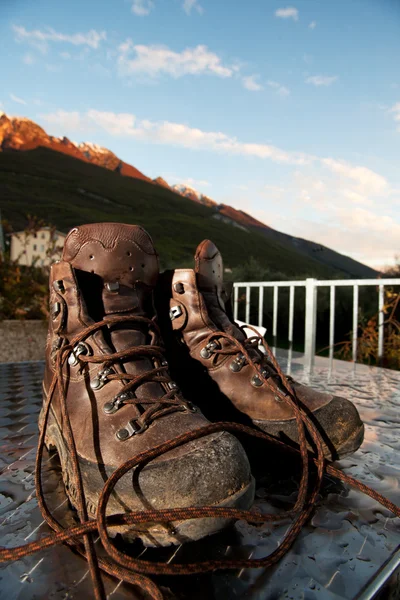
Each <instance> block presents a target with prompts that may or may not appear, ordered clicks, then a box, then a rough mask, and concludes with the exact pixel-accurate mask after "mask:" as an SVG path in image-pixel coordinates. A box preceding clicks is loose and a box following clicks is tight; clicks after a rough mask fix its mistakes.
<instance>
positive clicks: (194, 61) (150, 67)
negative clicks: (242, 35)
mask: <svg viewBox="0 0 400 600" xmlns="http://www.w3.org/2000/svg"><path fill="white" fill-rule="evenodd" d="M119 53H120V54H119V57H118V69H119V73H120V74H121V75H129V74H132V73H142V74H146V75H149V76H151V77H156V76H157V75H160V74H163V73H165V74H167V75H171V76H172V77H174V78H176V79H177V78H179V77H183V76H184V75H200V74H207V75H217V76H218V77H231V76H232V74H233V73H234V71H235V70H236V69H235V67H231V66H226V65H224V64H223V63H222V60H221V58H220V57H219V56H218V55H217V54H215V53H214V52H211V51H210V50H209V49H208V48H207V46H201V45H199V46H196V47H195V48H186V49H185V50H182V52H175V51H174V50H171V49H170V48H168V47H167V46H145V45H142V44H140V45H135V44H134V43H133V42H132V40H131V39H130V38H128V39H127V40H126V41H125V42H124V43H123V44H121V45H120V46H119ZM131 55H133V57H132V58H131Z"/></svg>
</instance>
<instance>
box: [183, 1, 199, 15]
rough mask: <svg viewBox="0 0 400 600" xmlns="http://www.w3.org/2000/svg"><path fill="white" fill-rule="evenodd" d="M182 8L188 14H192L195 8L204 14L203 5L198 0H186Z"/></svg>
mask: <svg viewBox="0 0 400 600" xmlns="http://www.w3.org/2000/svg"><path fill="white" fill-rule="evenodd" d="M182 8H183V10H184V11H185V13H186V14H187V15H190V13H191V12H192V10H193V9H194V10H195V11H197V12H198V13H199V15H202V14H203V12H204V9H203V7H202V6H201V5H200V4H199V3H198V0H184V2H183V4H182Z"/></svg>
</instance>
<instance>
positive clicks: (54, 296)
mask: <svg viewBox="0 0 400 600" xmlns="http://www.w3.org/2000/svg"><path fill="white" fill-rule="evenodd" d="M157 278H158V257H157V254H156V252H155V250H154V248H153V244H152V241H151V239H150V237H149V235H148V234H147V233H146V232H145V231H144V230H143V229H142V228H141V227H138V226H136V225H121V224H116V223H103V224H94V225H84V226H82V227H78V228H75V229H73V230H72V231H71V232H70V233H69V235H68V236H67V238H66V241H65V246H64V251H63V257H62V260H61V261H59V262H56V263H55V264H53V265H52V268H51V275H50V307H51V318H50V322H49V333H48V340H47V348H46V368H45V377H44V400H45V403H46V401H47V400H48V395H49V394H50V395H51V400H50V405H49V406H50V408H49V416H48V422H47V424H45V423H44V414H45V410H42V413H41V417H40V428H42V427H44V426H45V427H46V432H45V443H46V446H47V447H48V448H56V449H57V452H58V454H59V457H60V461H61V466H62V474H63V479H64V483H65V487H66V491H67V494H68V497H69V499H70V501H71V503H72V504H73V505H74V506H75V507H77V505H79V503H78V501H77V495H78V492H77V478H76V474H75V472H74V467H73V460H72V459H73V457H72V455H71V447H70V445H69V444H68V443H67V433H66V432H67V425H68V422H67V418H66V412H67V414H68V417H69V421H70V424H71V429H72V434H73V438H74V443H75V448H76V455H77V460H78V464H79V468H80V472H81V475H82V480H83V489H84V495H85V501H86V506H87V511H88V514H89V516H90V517H92V518H94V517H95V515H96V509H97V505H98V500H99V496H100V493H101V491H102V489H103V486H104V483H105V482H106V480H107V479H108V478H109V477H110V475H111V474H112V473H113V472H114V471H115V470H116V469H117V467H119V466H121V465H122V464H123V463H125V462H126V461H127V460H128V459H131V458H132V457H134V456H136V455H137V454H139V453H141V452H144V451H146V450H149V449H152V448H154V447H156V446H158V445H160V444H162V443H164V442H167V441H169V440H172V439H174V438H175V437H177V436H179V435H181V434H184V433H190V432H193V431H195V430H196V429H199V428H201V427H203V426H205V425H207V424H208V421H207V420H206V419H205V417H204V416H203V415H202V413H201V412H200V410H199V409H198V408H197V407H196V406H194V405H193V404H191V403H190V402H189V401H187V400H185V399H184V397H183V396H182V394H181V392H180V391H179V389H178V387H177V385H176V384H175V383H174V382H173V381H172V380H171V377H170V375H169V372H168V365H167V363H166V361H165V358H164V356H163V348H162V347H161V346H160V335H159V331H158V327H157V325H156V323H155V320H154V318H153V317H154V309H153V290H154V287H155V285H156V282H157ZM71 341H72V342H73V343H74V346H73V347H72V345H70V344H71ZM63 357H64V358H65V360H64V361H63ZM55 382H57V385H55ZM45 405H46V404H45ZM63 407H64V408H63ZM65 407H66V408H65ZM74 456H75V455H74ZM253 496H254V484H253V479H252V477H251V474H250V467H249V463H248V460H247V457H246V455H245V453H244V450H243V448H242V447H241V445H240V443H239V441H238V440H237V439H236V438H235V437H234V436H232V435H230V434H229V433H227V432H225V431H222V432H218V433H213V434H209V435H207V436H206V437H201V438H199V439H196V440H192V441H190V442H188V443H186V444H183V445H181V446H179V447H177V448H175V449H173V450H170V451H168V452H167V453H165V454H163V455H161V456H159V457H157V458H155V459H154V460H152V461H150V462H148V463H146V464H145V466H144V467H138V468H136V469H135V470H133V471H132V470H131V471H129V472H128V473H127V474H126V475H124V476H123V477H122V478H121V479H120V480H119V482H118V483H117V485H116V487H115V489H114V491H113V493H112V495H111V498H110V500H109V504H108V511H107V514H116V513H124V512H125V511H140V510H146V509H167V508H180V507H188V506H195V507H197V506H230V507H239V508H249V507H250V505H251V504H252V501H253ZM78 507H79V506H78ZM228 523H229V521H228V520H227V519H222V518H212V519H206V518H203V519H191V520H186V521H179V522H174V523H173V524H167V525H165V524H161V523H159V524H157V523H152V524H150V525H146V526H140V528H139V527H136V529H135V530H132V527H131V528H129V526H127V525H125V526H121V528H119V529H117V528H113V530H110V533H112V531H114V533H115V532H116V531H117V532H118V531H119V532H121V533H124V534H127V533H128V537H140V538H141V539H142V541H143V542H144V543H145V545H148V546H154V545H161V546H166V545H169V544H178V543H182V542H184V541H188V540H197V539H199V538H202V537H204V536H206V535H208V534H211V533H214V532H215V531H218V530H219V529H221V528H222V527H224V526H225V525H227V524H228Z"/></svg>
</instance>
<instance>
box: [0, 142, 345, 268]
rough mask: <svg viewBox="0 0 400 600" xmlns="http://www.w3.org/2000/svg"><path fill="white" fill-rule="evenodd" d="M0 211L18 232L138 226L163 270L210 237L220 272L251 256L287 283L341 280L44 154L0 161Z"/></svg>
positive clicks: (158, 196)
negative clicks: (46, 226) (43, 227)
mask: <svg viewBox="0 0 400 600" xmlns="http://www.w3.org/2000/svg"><path fill="white" fill-rule="evenodd" d="M80 189H83V190H86V191H87V192H89V193H90V194H95V195H97V196H100V198H97V197H93V196H91V195H90V194H89V195H88V194H85V193H82V192H80V191H79V190H80ZM0 207H1V210H2V217H3V218H5V219H8V220H9V221H10V222H11V223H12V225H13V227H14V229H22V228H24V226H25V225H26V215H27V214H28V213H30V214H31V215H36V216H37V217H40V218H43V219H45V220H46V222H48V223H52V224H54V225H56V226H57V228H58V229H61V230H62V231H67V230H68V229H70V228H71V227H73V226H75V225H79V224H83V223H90V222H101V221H114V222H123V223H137V224H139V225H142V226H143V227H144V228H145V229H147V230H148V231H149V233H150V235H151V236H152V237H153V240H154V242H155V245H156V247H157V250H158V252H159V254H160V259H161V263H162V266H163V267H178V266H180V267H190V266H192V264H193V254H194V250H195V248H196V246H197V244H198V243H199V242H200V241H201V240H202V239H204V238H206V237H208V238H210V239H212V240H213V241H214V242H215V243H216V244H217V246H218V247H219V248H220V250H221V252H222V255H223V257H224V262H225V265H226V266H230V267H234V266H236V265H239V264H243V263H245V262H246V260H247V259H248V257H250V256H253V257H255V258H256V259H257V260H259V261H260V262H261V263H262V264H263V265H265V266H268V267H270V268H271V269H272V270H273V271H280V272H283V273H285V274H287V275H289V276H291V277H299V276H305V275H308V276H316V277H335V276H336V277H337V276H338V275H342V273H341V272H340V271H336V270H334V269H332V268H329V267H324V266H323V265H321V264H319V263H318V262H317V261H315V260H313V259H312V258H308V257H306V256H304V255H303V254H300V253H297V252H296V251H295V250H293V249H292V248H290V247H289V246H286V245H283V244H281V243H279V242H277V241H275V240H268V239H266V238H265V237H264V236H263V235H262V234H259V233H257V232H251V233H248V232H245V231H242V230H240V229H238V228H236V227H234V226H232V225H229V224H225V223H222V222H220V221H217V220H216V219H213V218H212V215H213V214H214V209H213V208H208V207H205V206H201V205H198V204H196V203H194V202H190V201H189V200H187V199H184V198H182V197H180V196H179V195H177V194H175V193H173V192H172V191H170V190H168V189H165V188H163V187H160V186H156V185H154V184H151V183H147V182H145V181H140V180H138V179H132V178H128V177H122V176H120V175H118V174H116V173H113V172H111V171H107V170H105V169H102V168H100V167H97V166H95V165H91V164H86V163H84V162H80V161H78V160H76V159H74V158H71V157H69V156H65V155H62V154H59V153H57V152H54V151H52V150H48V149H46V148H38V149H36V150H30V151H26V152H3V153H0Z"/></svg>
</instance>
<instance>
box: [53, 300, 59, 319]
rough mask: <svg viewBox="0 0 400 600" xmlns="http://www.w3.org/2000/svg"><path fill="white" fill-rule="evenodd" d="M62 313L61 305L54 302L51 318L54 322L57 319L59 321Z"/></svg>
mask: <svg viewBox="0 0 400 600" xmlns="http://www.w3.org/2000/svg"><path fill="white" fill-rule="evenodd" d="M60 312H61V304H60V303H59V302H54V304H53V306H52V307H51V318H52V319H53V321H55V319H57V317H58V315H59V314H60Z"/></svg>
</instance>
